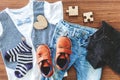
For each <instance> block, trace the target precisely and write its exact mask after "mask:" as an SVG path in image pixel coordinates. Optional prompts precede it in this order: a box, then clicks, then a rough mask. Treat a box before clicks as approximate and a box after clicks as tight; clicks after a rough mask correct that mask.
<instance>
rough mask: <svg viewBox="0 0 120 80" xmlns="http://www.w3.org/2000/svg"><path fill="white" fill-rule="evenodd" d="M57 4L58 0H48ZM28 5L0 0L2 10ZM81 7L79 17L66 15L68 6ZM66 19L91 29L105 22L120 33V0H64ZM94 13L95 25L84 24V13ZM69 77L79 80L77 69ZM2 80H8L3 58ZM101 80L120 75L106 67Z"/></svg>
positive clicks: (117, 79) (112, 79) (22, 0)
mask: <svg viewBox="0 0 120 80" xmlns="http://www.w3.org/2000/svg"><path fill="white" fill-rule="evenodd" d="M46 1H49V2H55V1H57V0H46ZM27 3H28V0H0V10H3V9H5V8H6V7H9V8H14V9H15V8H21V7H23V6H25V5H26V4H27ZM75 5H78V6H79V16H78V17H69V16H68V14H66V12H65V11H66V10H67V8H68V6H75ZM63 6H64V19H65V20H67V21H69V22H74V23H78V24H80V25H86V26H90V27H95V28H99V27H100V24H101V21H102V20H105V21H107V22H108V23H109V24H111V25H112V26H113V27H114V28H115V29H117V30H119V31H120V25H119V24H120V0H63ZM88 11H93V13H94V18H95V21H94V22H93V23H83V17H82V13H83V12H88ZM68 75H69V76H68V77H67V78H65V79H64V80H77V78H76V73H75V69H74V68H73V67H72V68H71V69H70V70H69V71H68ZM0 80H8V79H7V75H6V71H5V67H4V64H3V60H2V57H1V56H0ZM101 80H120V75H118V74H116V73H114V72H113V71H112V70H111V69H110V68H109V67H107V66H106V67H104V68H103V72H102V77H101Z"/></svg>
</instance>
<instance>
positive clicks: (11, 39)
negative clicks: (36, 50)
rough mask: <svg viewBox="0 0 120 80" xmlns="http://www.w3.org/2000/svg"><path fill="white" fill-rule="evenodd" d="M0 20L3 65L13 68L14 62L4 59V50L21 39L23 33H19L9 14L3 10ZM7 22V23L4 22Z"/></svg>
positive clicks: (14, 45)
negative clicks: (0, 26) (0, 25)
mask: <svg viewBox="0 0 120 80" xmlns="http://www.w3.org/2000/svg"><path fill="white" fill-rule="evenodd" d="M0 22H1V24H2V25H3V26H4V27H3V33H2V36H0V50H1V53H2V58H3V61H4V64H5V66H7V67H9V68H11V69H15V66H16V65H17V64H16V63H10V62H8V61H7V60H6V59H4V56H5V52H6V51H8V50H9V49H11V48H14V47H16V45H17V44H18V43H19V42H21V41H22V37H23V35H21V34H20V33H19V31H18V30H17V28H16V27H15V25H14V23H13V22H12V20H11V18H10V17H9V15H8V14H7V13H6V12H5V11H3V12H1V14H0ZM6 23H7V24H6ZM16 34H17V35H16Z"/></svg>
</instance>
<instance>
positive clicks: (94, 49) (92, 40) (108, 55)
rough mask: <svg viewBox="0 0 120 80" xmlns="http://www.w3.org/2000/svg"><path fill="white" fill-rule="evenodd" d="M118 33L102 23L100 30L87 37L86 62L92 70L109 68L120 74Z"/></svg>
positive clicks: (119, 33)
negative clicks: (105, 66)
mask: <svg viewBox="0 0 120 80" xmlns="http://www.w3.org/2000/svg"><path fill="white" fill-rule="evenodd" d="M119 48H120V32H118V31H117V30H115V29H114V28H113V27H112V26H111V25H109V24H108V23H106V22H105V21H102V26H101V28H100V29H99V30H98V31H96V32H95V33H94V34H93V35H92V36H90V37H89V44H88V46H87V50H88V54H87V57H86V58H87V60H88V61H89V62H90V64H91V65H92V66H93V67H94V68H100V67H103V66H104V65H108V66H110V67H111V68H112V69H113V70H114V71H115V72H117V73H119V74H120V65H119V64H120V50H119Z"/></svg>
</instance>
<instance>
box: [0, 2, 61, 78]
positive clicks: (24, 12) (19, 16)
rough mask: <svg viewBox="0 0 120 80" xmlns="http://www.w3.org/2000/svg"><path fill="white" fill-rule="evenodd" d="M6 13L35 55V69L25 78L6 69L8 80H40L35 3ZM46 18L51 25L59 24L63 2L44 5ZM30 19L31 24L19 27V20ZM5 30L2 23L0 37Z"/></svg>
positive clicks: (8, 10) (7, 10)
mask: <svg viewBox="0 0 120 80" xmlns="http://www.w3.org/2000/svg"><path fill="white" fill-rule="evenodd" d="M4 11H6V12H7V13H8V15H9V16H10V18H11V19H12V21H13V23H14V24H15V26H16V27H17V29H18V31H19V32H20V33H21V34H22V35H24V37H25V38H26V41H27V43H28V44H29V45H31V46H32V53H33V68H32V69H31V70H30V71H28V72H27V74H26V75H25V76H24V77H23V78H17V77H16V76H15V75H14V70H12V69H10V68H8V67H6V71H7V75H8V80H39V79H40V77H41V74H40V69H39V68H38V65H37V63H36V62H37V61H36V52H35V49H34V47H33V43H32V39H31V32H32V28H33V20H34V15H33V14H34V12H33V1H29V3H28V4H27V5H26V6H25V7H23V8H21V9H9V8H6V9H5V10H4ZM44 16H45V17H46V19H47V21H48V22H49V23H51V24H56V23H58V22H59V21H60V20H61V19H63V5H62V2H61V1H57V2H54V3H49V2H46V1H45V3H44ZM25 19H29V23H24V24H23V25H20V26H18V24H17V23H18V21H19V20H25ZM2 32H3V28H2V25H1V22H0V35H2Z"/></svg>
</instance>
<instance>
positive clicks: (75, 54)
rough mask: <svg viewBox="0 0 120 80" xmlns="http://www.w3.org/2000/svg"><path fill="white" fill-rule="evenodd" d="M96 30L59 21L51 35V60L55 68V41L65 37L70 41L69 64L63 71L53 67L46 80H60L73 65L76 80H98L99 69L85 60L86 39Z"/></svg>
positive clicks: (99, 76)
mask: <svg viewBox="0 0 120 80" xmlns="http://www.w3.org/2000/svg"><path fill="white" fill-rule="evenodd" d="M96 30H97V29H95V28H90V27H86V26H81V25H77V24H72V23H68V22H66V21H63V20H61V21H60V22H59V23H58V24H57V26H56V28H55V31H54V33H53V38H52V41H51V47H53V48H54V49H52V51H51V54H52V59H53V64H54V66H55V63H54V62H55V61H54V59H55V54H56V41H57V39H58V38H59V37H60V36H67V37H69V38H70V40H71V41H72V54H71V55H70V63H69V65H68V68H67V69H65V70H58V69H57V68H56V67H54V69H55V70H54V71H55V72H54V75H53V76H52V77H51V78H49V79H47V80H62V79H63V76H64V73H65V72H66V71H67V70H68V69H69V68H70V67H71V66H72V65H73V66H74V67H75V69H76V72H77V80H100V78H101V70H102V69H101V68H99V69H94V68H93V67H92V66H91V65H90V64H89V63H88V61H87V60H86V55H87V50H86V47H87V45H88V40H87V39H88V37H89V36H90V35H92V34H93V33H95V31H96Z"/></svg>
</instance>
